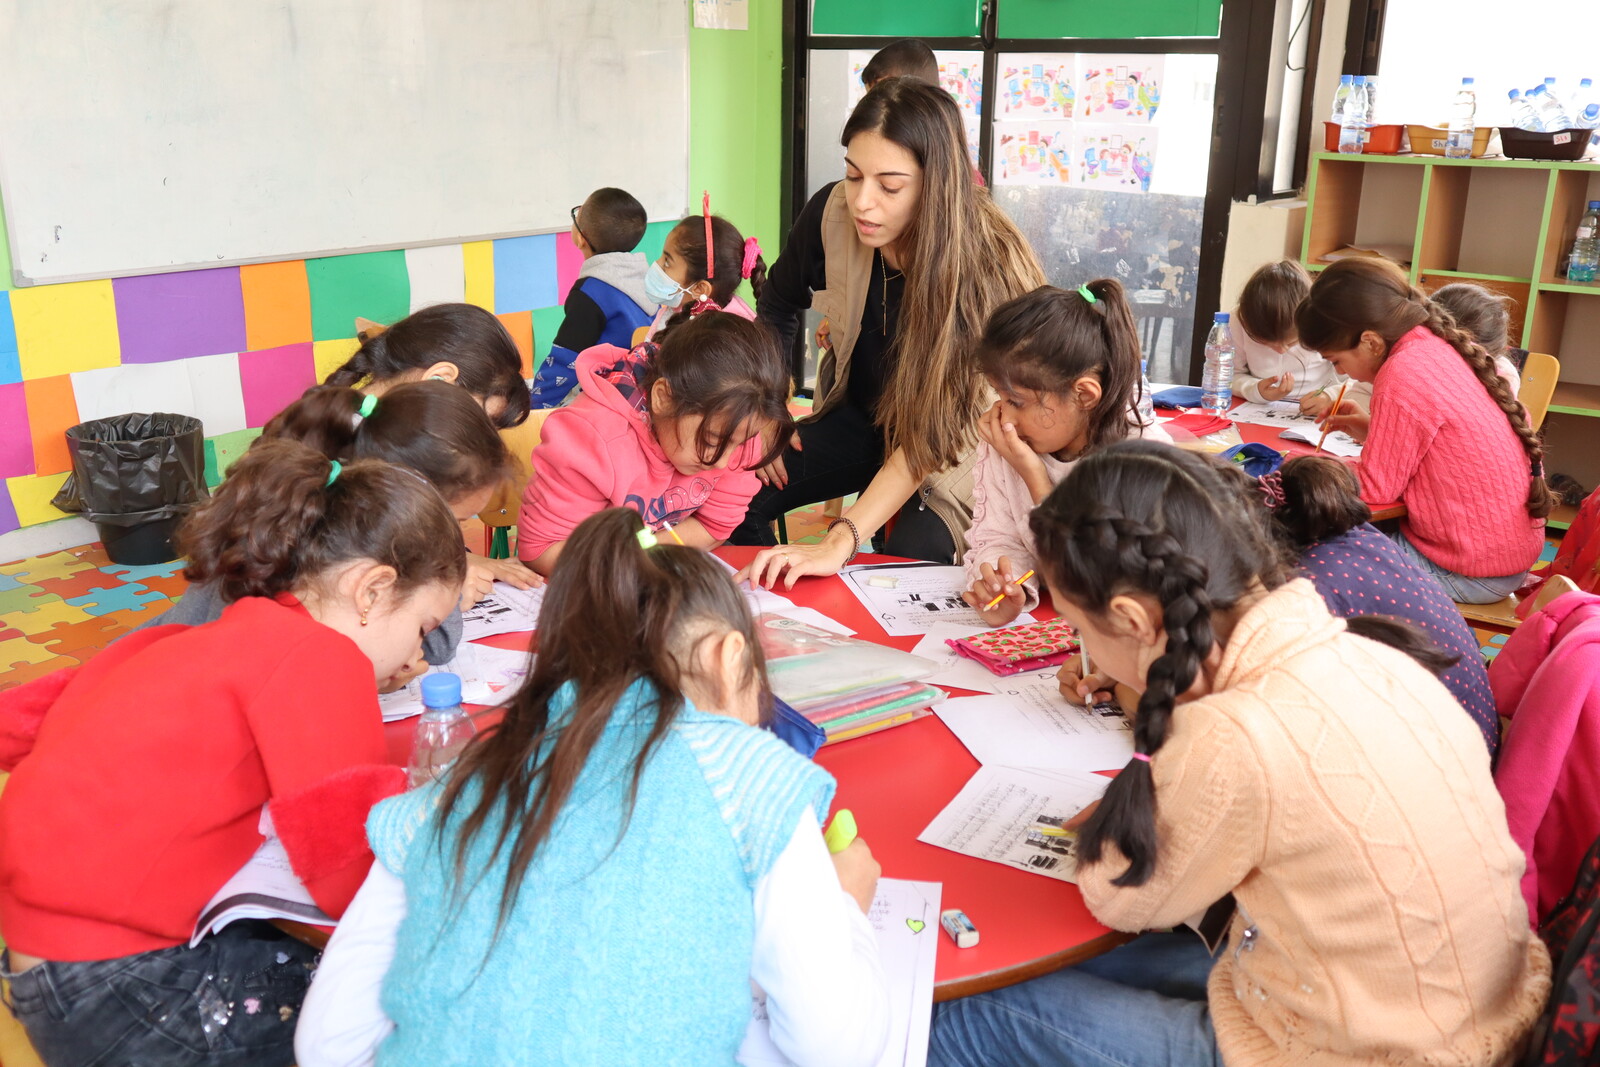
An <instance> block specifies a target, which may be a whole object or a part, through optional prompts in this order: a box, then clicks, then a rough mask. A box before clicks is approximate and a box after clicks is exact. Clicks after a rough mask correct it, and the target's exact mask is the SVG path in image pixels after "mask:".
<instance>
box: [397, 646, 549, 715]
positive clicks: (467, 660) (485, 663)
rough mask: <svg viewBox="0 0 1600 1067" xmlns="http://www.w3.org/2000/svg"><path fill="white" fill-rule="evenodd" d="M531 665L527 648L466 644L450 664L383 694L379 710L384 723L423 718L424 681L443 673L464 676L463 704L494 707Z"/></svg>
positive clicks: (432, 668)
mask: <svg viewBox="0 0 1600 1067" xmlns="http://www.w3.org/2000/svg"><path fill="white" fill-rule="evenodd" d="M531 665H532V658H531V657H530V656H529V655H528V651H527V649H514V648H495V647H493V646H491V645H476V644H473V643H472V642H470V641H463V642H461V644H460V645H459V646H457V648H456V655H455V658H454V659H452V660H451V661H450V662H449V663H441V664H438V665H435V666H430V667H429V668H428V672H427V674H424V675H422V676H421V677H417V678H413V679H411V681H409V682H407V683H406V684H405V687H404V688H402V689H397V690H395V691H394V692H393V693H382V694H380V695H379V696H378V707H379V708H380V709H381V710H382V711H383V721H384V722H394V721H395V720H397V719H408V718H410V717H411V716H413V715H421V714H422V710H423V709H422V679H423V678H426V677H427V676H428V674H438V673H441V672H448V673H451V674H458V675H460V676H461V702H462V703H463V704H490V703H493V702H494V700H495V698H496V694H497V693H499V691H500V690H502V689H505V688H506V687H507V686H512V685H520V684H521V683H522V679H523V678H525V677H527V674H528V671H529V669H530V668H531Z"/></svg>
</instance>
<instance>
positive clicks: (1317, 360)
mask: <svg viewBox="0 0 1600 1067" xmlns="http://www.w3.org/2000/svg"><path fill="white" fill-rule="evenodd" d="M1310 291H1311V276H1310V275H1308V274H1307V273H1306V269H1305V268H1304V267H1302V266H1301V265H1300V264H1299V263H1297V262H1296V261H1295V260H1292V259H1283V260H1279V261H1278V262H1276V263H1268V264H1266V265H1264V266H1262V267H1258V268H1257V269H1256V272H1255V273H1254V274H1252V275H1250V280H1249V281H1247V282H1245V283H1244V289H1243V290H1241V291H1240V293H1239V306H1238V307H1237V308H1235V309H1234V320H1235V321H1236V322H1237V323H1238V324H1239V329H1237V330H1235V331H1234V335H1233V347H1234V353H1235V355H1234V358H1235V359H1236V360H1237V362H1236V363H1235V364H1234V368H1233V391H1234V392H1235V393H1237V394H1239V395H1240V396H1242V397H1244V398H1245V399H1246V400H1251V401H1254V402H1256V403H1258V404H1262V403H1268V402H1271V401H1274V400H1292V401H1296V402H1298V403H1299V405H1300V410H1301V411H1302V412H1304V413H1305V414H1307V415H1321V414H1322V413H1324V412H1325V411H1327V410H1328V409H1329V408H1330V407H1332V406H1333V398H1334V396H1335V394H1337V393H1338V392H1339V386H1340V384H1341V382H1342V381H1343V379H1341V378H1340V377H1339V375H1338V373H1337V372H1336V371H1335V370H1334V369H1333V365H1332V364H1331V363H1329V362H1328V361H1327V360H1325V359H1323V358H1322V357H1321V356H1320V355H1318V354H1317V353H1316V352H1314V351H1311V350H1310V349H1307V348H1306V347H1305V346H1304V345H1302V344H1301V343H1300V340H1299V338H1298V337H1297V335H1296V333H1295V326H1294V310H1295V308H1297V307H1299V306H1300V301H1302V300H1304V299H1305V297H1306V293H1308V292H1310ZM1371 394H1372V388H1371V386H1368V385H1365V384H1363V383H1360V382H1357V383H1354V384H1353V385H1352V386H1351V388H1350V389H1348V390H1346V392H1345V399H1346V400H1348V401H1350V402H1352V403H1355V404H1358V405H1360V406H1361V407H1362V408H1363V409H1365V408H1366V406H1367V398H1368V397H1369V396H1371Z"/></svg>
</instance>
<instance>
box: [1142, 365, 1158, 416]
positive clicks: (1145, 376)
mask: <svg viewBox="0 0 1600 1067" xmlns="http://www.w3.org/2000/svg"><path fill="white" fill-rule="evenodd" d="M1155 424H1156V402H1155V398H1154V397H1152V396H1151V395H1150V361H1149V360H1148V359H1141V360H1140V361H1139V425H1140V426H1154V425H1155Z"/></svg>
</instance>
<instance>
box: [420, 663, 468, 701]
mask: <svg viewBox="0 0 1600 1067" xmlns="http://www.w3.org/2000/svg"><path fill="white" fill-rule="evenodd" d="M459 703H461V675H459V674H451V673H449V672H448V671H440V672H438V673H437V674H425V675H423V676H422V704H423V706H424V707H428V708H451V707H454V706H455V705H457V704H459Z"/></svg>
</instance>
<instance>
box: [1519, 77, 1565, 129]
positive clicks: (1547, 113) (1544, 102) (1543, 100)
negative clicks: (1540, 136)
mask: <svg viewBox="0 0 1600 1067" xmlns="http://www.w3.org/2000/svg"><path fill="white" fill-rule="evenodd" d="M1528 103H1529V104H1531V105H1533V110H1534V113H1535V114H1537V115H1538V116H1539V124H1540V125H1541V126H1542V127H1543V128H1544V131H1545V132H1546V133H1555V132H1557V131H1560V130H1570V129H1571V128H1572V116H1571V115H1568V114H1567V110H1566V108H1564V107H1562V106H1561V101H1559V100H1557V99H1556V98H1555V97H1554V96H1553V95H1551V93H1550V87H1549V86H1547V85H1535V86H1534V87H1533V88H1532V89H1529V90H1528Z"/></svg>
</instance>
